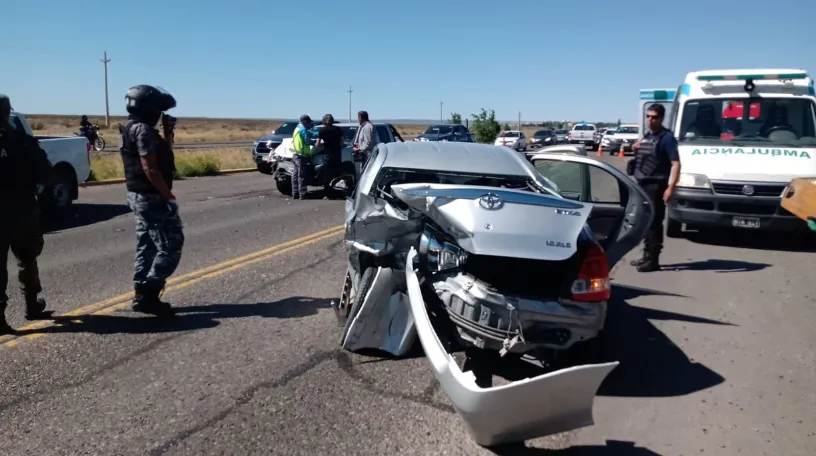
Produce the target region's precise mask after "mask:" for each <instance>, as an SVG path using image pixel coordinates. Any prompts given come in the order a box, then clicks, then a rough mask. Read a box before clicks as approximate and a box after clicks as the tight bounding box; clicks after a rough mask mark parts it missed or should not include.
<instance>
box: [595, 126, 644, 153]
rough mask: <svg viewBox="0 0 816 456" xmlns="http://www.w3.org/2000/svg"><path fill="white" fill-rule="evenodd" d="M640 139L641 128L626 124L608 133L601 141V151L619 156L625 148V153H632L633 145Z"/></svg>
mask: <svg viewBox="0 0 816 456" xmlns="http://www.w3.org/2000/svg"><path fill="white" fill-rule="evenodd" d="M639 138H640V126H639V125H637V124H624V125H621V126H620V127H618V128H616V129H614V130H610V131H608V132H606V134H605V135H604V137H603V138H602V139H601V150H603V151H604V152H609V153H610V154H613V155H614V154H617V153H618V152H619V151H620V148H621V146H623V151H624V152H632V145H633V144H635V142H637V140H638V139H639Z"/></svg>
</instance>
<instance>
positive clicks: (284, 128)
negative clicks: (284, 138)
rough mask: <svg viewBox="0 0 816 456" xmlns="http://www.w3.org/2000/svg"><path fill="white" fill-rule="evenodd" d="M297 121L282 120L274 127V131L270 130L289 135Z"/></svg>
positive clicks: (293, 130) (276, 133)
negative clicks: (279, 124) (278, 125)
mask: <svg viewBox="0 0 816 456" xmlns="http://www.w3.org/2000/svg"><path fill="white" fill-rule="evenodd" d="M297 125H298V123H297V122H284V123H283V124H281V126H280V127H278V128H276V129H275V131H273V132H272V134H274V135H291V134H292V133H294V132H295V128H296V127H297Z"/></svg>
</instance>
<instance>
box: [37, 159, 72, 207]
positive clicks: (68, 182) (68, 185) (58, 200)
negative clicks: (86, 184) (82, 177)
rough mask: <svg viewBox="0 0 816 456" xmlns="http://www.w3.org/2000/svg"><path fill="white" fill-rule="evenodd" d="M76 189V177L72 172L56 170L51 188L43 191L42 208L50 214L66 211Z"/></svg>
mask: <svg viewBox="0 0 816 456" xmlns="http://www.w3.org/2000/svg"><path fill="white" fill-rule="evenodd" d="M76 188H77V184H76V176H75V175H74V173H73V170H69V169H57V170H56V172H55V173H54V179H53V180H52V182H51V186H50V187H48V188H46V189H45V190H43V194H42V202H43V206H45V208H46V209H47V210H48V211H51V212H63V211H65V210H67V209H68V208H70V207H71V203H73V201H74V194H75V192H76Z"/></svg>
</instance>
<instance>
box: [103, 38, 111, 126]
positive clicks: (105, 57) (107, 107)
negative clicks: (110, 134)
mask: <svg viewBox="0 0 816 456" xmlns="http://www.w3.org/2000/svg"><path fill="white" fill-rule="evenodd" d="M110 61H111V59H109V58H108V51H105V52H104V54H103V55H102V63H103V64H104V65H105V128H110V102H109V101H108V63H109V62H110Z"/></svg>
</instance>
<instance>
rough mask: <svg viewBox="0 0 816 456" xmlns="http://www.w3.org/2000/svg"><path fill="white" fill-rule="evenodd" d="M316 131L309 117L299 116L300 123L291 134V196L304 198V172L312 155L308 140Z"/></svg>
mask: <svg viewBox="0 0 816 456" xmlns="http://www.w3.org/2000/svg"><path fill="white" fill-rule="evenodd" d="M317 133H318V132H317V131H316V130H315V129H314V123H313V122H312V119H311V117H309V116H308V115H306V114H304V115H302V116H300V123H298V126H297V128H295V132H294V133H293V134H292V147H291V150H292V163H294V170H293V171H292V198H293V199H306V197H307V192H308V191H309V190H308V188H307V187H306V173H307V172H308V167H309V165H310V158H311V156H312V146H311V145H310V141H311V140H312V139H316V138H317Z"/></svg>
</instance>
